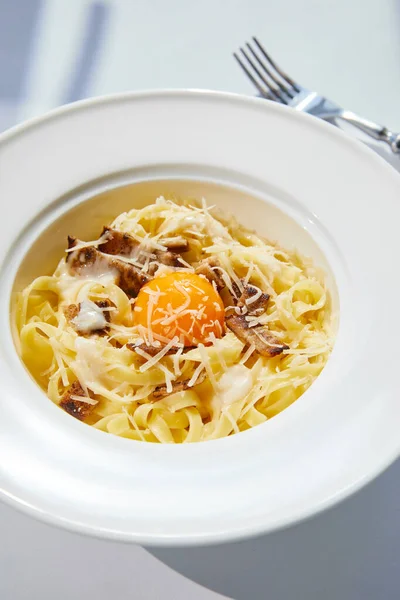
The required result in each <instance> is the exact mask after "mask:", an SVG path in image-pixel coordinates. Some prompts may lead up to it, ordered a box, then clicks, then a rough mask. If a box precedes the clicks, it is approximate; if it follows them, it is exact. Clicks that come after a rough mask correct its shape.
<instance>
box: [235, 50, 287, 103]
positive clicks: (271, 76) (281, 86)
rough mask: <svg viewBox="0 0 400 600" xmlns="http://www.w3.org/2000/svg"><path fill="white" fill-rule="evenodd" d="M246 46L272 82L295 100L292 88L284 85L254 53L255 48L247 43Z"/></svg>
mask: <svg viewBox="0 0 400 600" xmlns="http://www.w3.org/2000/svg"><path fill="white" fill-rule="evenodd" d="M246 46H247V48H248V50H249V51H250V52H251V54H252V55H253V56H254V58H255V59H256V61H257V62H258V64H259V65H260V67H261V68H262V69H263V70H264V71H265V72H266V74H267V75H268V76H269V77H270V78H271V79H272V81H273V82H274V83H275V84H276V85H277V86H278V87H279V89H280V90H282V92H283V93H284V94H286V95H287V96H289V98H293V96H294V94H293V92H291V91H290V88H288V87H287V86H285V85H283V83H282V82H281V81H279V79H278V78H277V77H276V76H275V75H274V74H273V73H272V72H271V71H270V70H269V69H268V67H267V66H266V65H265V64H264V63H263V61H262V60H261V59H260V57H259V56H258V54H257V53H256V52H254V50H253V48H252V47H251V46H250V44H249V43H248V42H247V43H246Z"/></svg>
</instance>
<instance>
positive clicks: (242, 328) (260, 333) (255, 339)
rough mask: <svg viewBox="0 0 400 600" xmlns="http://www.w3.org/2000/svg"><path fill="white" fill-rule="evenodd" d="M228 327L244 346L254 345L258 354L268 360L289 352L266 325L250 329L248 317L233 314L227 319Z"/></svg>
mask: <svg viewBox="0 0 400 600" xmlns="http://www.w3.org/2000/svg"><path fill="white" fill-rule="evenodd" d="M225 323H226V325H227V327H228V328H229V329H230V330H231V331H233V333H234V334H235V335H236V337H238V338H239V340H240V341H242V342H243V343H244V344H247V345H249V346H250V345H251V344H254V346H255V350H256V352H258V353H259V354H261V356H265V357H267V358H272V357H274V356H277V355H278V354H281V353H282V352H283V351H284V350H288V348H289V346H287V345H286V344H283V343H282V342H281V340H279V339H278V338H277V337H275V336H274V335H272V333H270V332H269V330H268V328H267V326H266V325H255V326H254V327H249V323H248V322H247V320H246V315H236V314H234V313H231V314H229V315H227V316H226V317H225Z"/></svg>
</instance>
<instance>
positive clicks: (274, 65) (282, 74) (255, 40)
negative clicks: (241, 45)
mask: <svg viewBox="0 0 400 600" xmlns="http://www.w3.org/2000/svg"><path fill="white" fill-rule="evenodd" d="M253 42H254V43H255V44H256V46H257V48H258V49H259V50H260V52H261V53H262V54H263V55H264V58H265V59H266V60H267V61H268V62H269V64H270V65H271V67H272V68H273V69H275V71H276V72H277V73H278V74H279V75H280V76H281V77H282V79H284V80H285V81H286V83H288V84H289V85H290V86H291V87H293V88H294V89H295V91H296V92H300V87H299V86H298V85H297V83H296V82H295V81H293V79H292V78H291V77H289V75H287V74H286V73H285V72H284V71H282V69H280V68H279V67H278V65H277V64H276V62H275V61H274V60H272V58H271V57H270V55H269V54H268V53H267V51H266V50H265V48H263V46H262V45H261V44H260V42H259V41H258V39H257V38H256V37H254V36H253Z"/></svg>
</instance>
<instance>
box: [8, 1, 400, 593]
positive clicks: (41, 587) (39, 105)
mask: <svg viewBox="0 0 400 600" xmlns="http://www.w3.org/2000/svg"><path fill="white" fill-rule="evenodd" d="M253 34H256V35H257V36H258V37H259V38H260V39H261V40H263V41H264V42H265V45H266V46H267V48H268V50H270V52H271V54H272V55H273V56H274V57H277V58H278V59H279V61H280V62H281V63H282V64H283V65H284V67H285V68H286V70H287V71H288V72H289V73H291V74H292V75H293V76H294V77H295V78H296V79H297V80H299V81H301V82H302V83H304V84H305V85H307V86H308V87H309V88H311V89H313V88H314V89H318V90H319V91H320V92H321V93H323V94H325V95H327V96H328V97H332V98H333V99H335V100H336V101H337V102H339V103H341V104H343V105H344V106H346V107H349V108H352V109H353V110H354V111H357V112H359V113H360V114H362V115H364V116H366V117H369V118H371V119H374V120H377V121H380V122H382V123H384V124H385V125H388V126H389V127H392V128H394V129H397V130H400V112H399V110H398V98H399V97H400V60H399V58H400V3H399V2H398V1H397V0H380V1H379V2H378V1H374V0H353V1H352V2H348V0H335V1H333V0H325V1H324V2H320V1H319V0H302V1H301V2H298V1H297V0H280V2H276V1H275V0H219V1H218V2H217V1H216V0H202V1H201V2H189V1H188V0H169V2H166V1H165V0H132V1H131V0H108V1H107V0H103V1H100V0H0V131H1V130H3V129H6V128H7V127H9V126H11V125H13V124H14V123H17V122H20V121H22V120H24V119H26V118H29V117H31V116H34V115H37V114H41V113H43V112H45V111H46V110H48V109H51V108H53V107H55V106H57V105H59V104H63V103H66V102H71V101H73V100H77V99H79V98H84V97H88V96H94V95H98V94H105V93H111V92H116V91H123V90H132V89H150V88H160V87H181V88H187V87H190V88H209V89H218V90H228V91H233V92H239V93H244V94H253V93H254V90H253V89H252V87H251V85H250V84H249V83H248V82H247V81H246V79H245V78H244V77H243V76H242V73H241V72H240V71H239V69H238V67H237V66H236V64H235V62H234V61H233V60H232V58H231V51H233V50H235V49H236V48H237V47H238V46H239V45H240V44H242V43H243V42H244V41H245V40H246V39H248V38H250V37H251V35H253ZM378 150H379V151H381V152H382V154H384V155H385V156H387V157H388V158H390V157H389V155H387V154H386V153H385V151H384V150H383V149H380V148H378ZM398 163H399V164H398ZM392 164H394V166H397V167H400V158H399V159H398V158H397V157H396V158H393V157H392ZM399 482H400V462H397V463H396V464H395V465H393V466H392V467H391V468H390V469H388V470H387V471H386V472H385V473H384V474H383V475H381V476H380V477H379V478H378V479H377V480H376V481H375V482H373V483H372V484H370V485H369V486H368V487H367V488H366V489H364V490H363V491H361V492H359V493H358V494H357V495H356V496H354V497H353V498H350V499H349V500H347V501H345V502H344V503H342V504H341V505H339V506H337V507H335V508H334V509H332V510H330V511H328V512H326V513H324V514H322V515H319V516H318V517H316V518H314V519H311V520H310V521H307V522H305V523H302V524H299V525H297V526H296V527H292V528H289V529H287V530H285V531H282V532H277V533H275V534H272V535H269V536H265V537H262V538H258V539H256V540H250V541H244V542H240V543H236V544H228V545H224V546H216V547H212V548H192V549H189V550H187V549H185V550H180V549H174V550H166V549H162V550H160V549H158V550H154V549H153V550H149V551H147V550H144V549H143V548H140V547H138V546H129V545H122V544H116V543H111V542H102V541H98V540H95V539H90V538H84V537H79V536H77V535H73V534H70V533H67V532H64V531H58V530H57V529H54V528H51V527H48V526H46V525H43V524H41V523H38V522H36V521H34V520H32V519H30V518H28V517H26V516H24V515H21V514H19V513H17V512H16V511H14V510H13V509H11V508H9V507H6V506H2V505H1V506H0V532H1V537H2V544H1V546H0V597H1V598H2V600H25V599H26V600H28V599H29V600H31V599H32V598H41V599H42V600H50V599H53V598H57V599H58V600H70V599H75V598H84V597H89V598H92V597H96V599H97V600H108V599H109V598H113V599H114V598H115V599H118V600H119V599H123V600H124V599H128V598H132V599H133V598H134V599H135V600H142V599H146V600H154V599H160V600H161V599H163V600H168V599H171V600H179V599H181V598H182V600H183V599H188V598H190V599H193V600H203V599H204V600H213V599H217V598H222V596H221V595H219V594H225V596H229V597H231V598H234V599H238V600H239V599H243V600H253V599H256V600H257V599H264V598H268V600H288V599H289V598H296V600H320V599H321V598H323V599H324V600H337V598H340V599H341V600H358V599H360V600H361V599H362V600H375V599H377V600H378V599H379V600H381V599H382V600H392V599H393V600H395V599H396V600H397V599H398V598H399V596H400V583H399V579H398V570H399V567H400V501H399ZM5 540H6V541H5ZM155 557H157V558H158V559H159V560H157V559H156V558H155ZM160 561H161V562H160ZM163 563H164V564H163ZM166 565H169V566H170V567H172V569H174V570H172V569H170V568H169V567H168V566H166ZM178 572H179V573H182V574H184V575H186V577H189V578H190V579H191V580H192V581H190V580H189V579H187V578H185V577H182V576H181V575H179V574H178ZM194 581H196V582H198V583H200V584H201V585H202V586H205V587H201V586H199V585H197V584H196V583H194ZM206 588H209V589H206ZM211 590H214V591H211ZM216 592H218V593H216Z"/></svg>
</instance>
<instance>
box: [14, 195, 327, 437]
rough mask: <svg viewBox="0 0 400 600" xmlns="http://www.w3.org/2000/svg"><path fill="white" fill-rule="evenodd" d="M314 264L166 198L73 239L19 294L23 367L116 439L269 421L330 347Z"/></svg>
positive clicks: (210, 432)
mask: <svg viewBox="0 0 400 600" xmlns="http://www.w3.org/2000/svg"><path fill="white" fill-rule="evenodd" d="M331 321H332V315H331V308H330V301H329V295H328V294H327V290H326V289H325V285H324V281H323V278H322V277H321V276H320V274H319V273H318V271H317V269H316V268H315V267H314V266H313V264H312V263H311V262H310V261H307V260H305V259H304V258H302V257H300V256H299V255H298V254H297V253H296V252H287V251H284V250H283V249H281V248H279V247H278V246H277V245H274V244H271V243H268V242H266V241H265V240H263V239H261V238H260V237H258V236H257V235H256V234H254V233H253V232H250V231H248V230H246V229H245V228H243V227H242V226H240V225H239V224H238V223H237V222H236V221H235V220H234V219H233V218H230V219H227V218H226V217H225V216H221V215H219V214H218V212H217V211H216V210H214V208H213V207H207V205H206V203H205V201H203V202H202V204H201V205H198V206H195V205H191V204H189V203H187V204H185V203H176V202H174V201H172V200H166V199H165V198H163V197H161V198H158V199H157V200H156V202H155V203H154V204H151V205H149V206H146V207H145V208H142V209H140V210H131V211H129V212H127V213H123V214H121V215H119V216H118V217H117V218H116V219H115V220H114V222H113V223H111V225H109V226H108V227H105V228H104V230H103V232H102V233H101V235H100V237H99V238H98V239H97V240H93V241H89V242H83V241H80V240H78V239H76V238H73V237H70V238H68V248H67V250H66V257H64V258H62V260H61V261H60V263H59V264H58V267H57V268H56V271H55V272H54V274H53V275H50V276H42V277H38V278H37V279H35V280H34V281H33V282H32V283H31V284H30V285H29V286H28V287H26V288H25V289H24V290H23V291H22V292H21V293H20V294H19V298H18V304H17V311H16V322H17V331H18V336H19V342H20V344H19V346H20V352H21V357H22V360H23V361H24V363H25V365H26V367H27V369H28V370H29V371H30V373H31V374H32V376H33V377H34V378H35V380H36V381H37V382H38V384H39V385H40V386H41V387H42V388H43V389H44V390H45V391H46V393H47V395H48V397H49V398H50V399H51V400H52V401H53V402H54V403H55V404H57V405H58V406H60V407H61V408H62V409H63V410H65V411H66V412H67V413H69V414H71V415H72V416H74V417H76V418H77V419H80V420H81V421H84V422H86V423H88V424H89V425H92V426H93V427H95V428H97V429H100V430H102V431H105V432H109V433H113V434H115V435H118V436H122V437H124V438H130V439H133V440H142V441H147V442H161V443H182V442H197V441H203V440H210V439H215V438H220V437H223V436H228V435H231V434H234V433H238V432H240V431H244V430H246V429H249V428H250V427H254V426H255V425H259V424H260V423H264V422H265V421H267V420H268V419H270V418H271V417H273V416H274V415H276V414H278V413H279V412H281V411H282V410H284V409H285V408H287V407H288V406H289V405H290V404H292V403H293V402H294V401H295V400H297V399H298V398H299V396H301V395H302V394H303V393H304V392H305V390H306V389H307V388H308V387H309V386H310V385H311V383H312V382H313V381H314V379H315V378H316V377H317V376H318V375H319V373H320V372H321V370H322V369H323V367H324V365H325V363H326V361H327V359H328V356H329V353H330V351H331V349H332V344H333V334H332V324H331Z"/></svg>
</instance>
